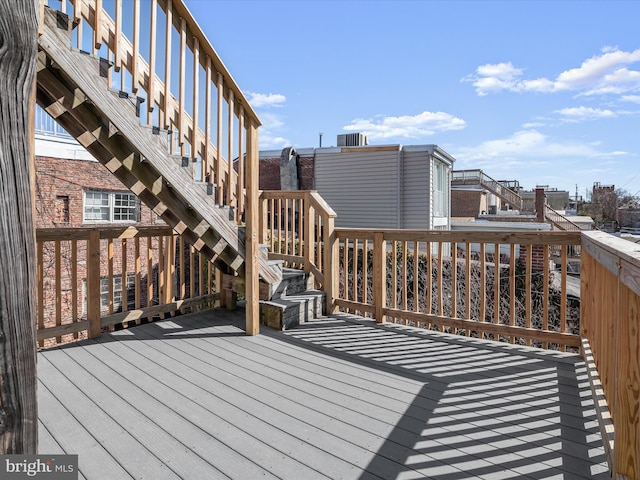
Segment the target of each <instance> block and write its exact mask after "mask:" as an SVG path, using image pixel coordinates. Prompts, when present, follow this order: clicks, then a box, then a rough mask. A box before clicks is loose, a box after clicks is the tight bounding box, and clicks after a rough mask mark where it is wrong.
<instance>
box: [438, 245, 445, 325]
mask: <svg viewBox="0 0 640 480" xmlns="http://www.w3.org/2000/svg"><path fill="white" fill-rule="evenodd" d="M442 257H444V242H438V315H439V316H441V317H443V316H444V298H443V297H444V290H443V285H442V283H443V281H444V280H443V270H444V259H443V258H442ZM438 330H440V331H441V332H444V325H440V326H439V328H438Z"/></svg>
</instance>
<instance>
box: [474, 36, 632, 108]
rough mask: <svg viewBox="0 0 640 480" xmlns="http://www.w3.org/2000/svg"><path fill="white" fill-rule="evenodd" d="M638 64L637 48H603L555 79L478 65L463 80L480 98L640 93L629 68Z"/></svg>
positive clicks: (510, 67) (504, 66)
mask: <svg viewBox="0 0 640 480" xmlns="http://www.w3.org/2000/svg"><path fill="white" fill-rule="evenodd" d="M637 63H640V49H638V50H634V51H632V52H625V51H622V50H619V49H617V48H611V47H607V48H604V49H603V50H602V52H601V54H600V55H595V56H593V57H591V58H589V59H587V60H585V61H584V62H582V64H581V65H580V66H579V67H577V68H572V69H569V70H565V71H564V72H561V73H560V74H558V76H557V77H556V78H555V79H548V78H537V79H525V78H523V74H524V73H523V69H521V68H517V67H515V66H513V65H512V64H511V62H507V63H504V62H503V63H497V64H486V65H480V66H479V67H478V68H477V69H476V73H475V74H474V75H468V76H466V77H465V78H463V79H462V80H463V81H465V82H471V83H472V84H473V86H474V87H476V92H477V94H478V95H480V96H484V95H488V94H490V93H497V92H499V91H502V90H507V91H512V92H544V93H547V92H559V91H575V92H578V94H580V95H603V94H622V93H626V92H636V91H640V71H638V70H630V69H629V68H627V67H628V66H630V65H634V64H637Z"/></svg>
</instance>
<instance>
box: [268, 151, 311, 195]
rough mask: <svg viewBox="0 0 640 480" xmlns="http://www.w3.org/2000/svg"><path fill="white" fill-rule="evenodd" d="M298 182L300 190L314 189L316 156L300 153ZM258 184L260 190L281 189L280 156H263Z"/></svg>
mask: <svg viewBox="0 0 640 480" xmlns="http://www.w3.org/2000/svg"><path fill="white" fill-rule="evenodd" d="M296 164H297V168H298V183H299V186H300V190H314V186H315V180H314V172H315V157H314V156H313V155H298V156H297V157H296ZM258 185H259V187H258V188H260V190H280V189H281V188H282V187H281V185H280V157H271V158H261V159H260V170H259V180H258Z"/></svg>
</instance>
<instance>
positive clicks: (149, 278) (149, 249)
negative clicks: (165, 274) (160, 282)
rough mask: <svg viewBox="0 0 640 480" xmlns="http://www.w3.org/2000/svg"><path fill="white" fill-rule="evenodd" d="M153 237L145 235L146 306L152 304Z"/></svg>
mask: <svg viewBox="0 0 640 480" xmlns="http://www.w3.org/2000/svg"><path fill="white" fill-rule="evenodd" d="M153 284H154V280H153V238H152V237H147V307H150V306H152V305H153Z"/></svg>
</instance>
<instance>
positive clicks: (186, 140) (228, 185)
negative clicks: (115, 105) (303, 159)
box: [41, 0, 261, 218]
mask: <svg viewBox="0 0 640 480" xmlns="http://www.w3.org/2000/svg"><path fill="white" fill-rule="evenodd" d="M69 2H70V5H71V6H72V7H73V13H72V16H73V17H75V18H76V19H77V20H78V21H79V23H78V26H77V27H76V28H77V29H78V34H77V36H76V42H77V43H76V45H75V46H76V47H77V48H78V49H81V50H82V49H83V41H82V40H83V39H86V37H87V35H85V34H84V33H83V31H82V27H83V25H87V26H88V27H89V28H90V29H91V31H92V35H91V36H92V42H93V45H92V46H91V53H93V54H96V55H100V56H103V57H104V56H106V57H107V59H108V60H109V62H110V64H111V65H112V67H113V70H115V73H117V72H120V73H119V75H120V79H121V82H120V83H121V85H120V90H123V91H129V90H130V93H132V94H138V92H139V91H140V90H143V91H144V92H146V93H147V102H148V103H147V107H146V113H147V114H146V119H145V118H143V117H144V115H142V114H141V115H140V121H141V122H142V123H145V122H146V123H147V124H148V125H149V126H150V127H153V128H159V129H161V130H167V131H169V130H170V131H172V132H174V134H173V135H170V137H169V148H170V150H171V152H172V153H174V154H177V155H180V156H182V157H188V158H190V159H191V160H192V162H195V161H196V159H198V158H200V159H205V161H202V162H201V168H200V169H199V170H198V171H197V172H196V171H195V168H194V176H195V177H196V178H198V179H200V180H202V181H207V182H208V183H213V184H215V186H216V189H215V192H216V193H215V194H216V203H218V204H220V205H222V204H225V205H232V206H235V207H237V218H242V215H243V213H244V208H245V207H244V203H245V201H244V195H243V193H242V192H243V191H244V189H245V187H246V181H245V170H246V168H245V163H246V161H247V160H246V155H247V154H251V155H257V143H256V144H255V145H254V146H252V145H250V144H249V142H248V137H249V135H248V129H249V128H257V127H259V126H260V125H261V122H260V120H259V118H258V116H257V114H256V112H255V111H254V110H253V108H252V107H251V105H250V104H249V101H248V100H247V98H246V97H245V95H244V93H243V92H242V90H241V89H240V88H239V87H238V85H237V83H236V82H235V80H234V79H233V77H232V76H231V74H230V73H229V71H228V69H227V68H226V66H225V65H224V63H223V62H222V60H221V59H220V57H219V55H218V54H217V52H216V51H215V49H214V48H213V46H212V45H211V43H210V42H209V40H208V39H207V37H206V36H205V34H204V33H203V31H202V29H201V28H200V26H199V25H198V23H197V22H196V20H195V19H194V18H193V15H192V14H191V13H190V11H189V10H188V8H187V7H186V5H185V4H184V2H183V1H182V0H151V2H150V7H149V9H150V10H149V12H150V22H149V58H145V56H144V55H142V53H141V48H140V47H141V42H140V38H139V35H140V30H141V28H140V18H141V14H140V6H141V2H140V0H134V1H133V2H131V3H129V2H124V3H125V5H126V6H127V7H128V8H131V7H133V15H132V23H133V37H134V38H133V39H132V40H130V39H129V38H128V37H127V36H126V35H125V33H124V32H123V29H122V18H123V11H122V10H123V0H115V4H114V10H115V13H114V15H115V17H116V18H115V19H113V18H111V16H110V15H109V14H108V12H107V11H106V10H105V9H104V8H103V5H102V0H69ZM48 3H52V4H54V6H55V4H56V3H57V0H41V5H44V4H48ZM65 4H66V2H65V1H64V0H63V1H61V2H60V8H61V10H63V11H64V10H65V8H64V7H65ZM158 11H161V12H163V13H164V34H163V37H164V39H165V45H164V57H165V59H164V67H165V68H164V74H161V75H158V71H157V70H158V69H157V62H156V51H157V48H156V47H157V42H156V38H157V37H158V31H159V29H158V24H159V22H158V19H157V14H158ZM152 12H153V13H152ZM96 25H97V28H96ZM174 29H175V31H177V33H178V39H179V42H178V44H179V58H180V61H179V62H178V63H179V64H178V66H177V67H178V78H179V81H178V89H177V90H178V91H177V93H176V92H174V91H173V90H172V85H171V82H172V76H175V72H174V68H173V66H172V56H171V50H172V38H173V35H174V33H175V32H174ZM105 50H106V52H105ZM187 50H188V51H189V52H190V56H191V58H192V59H193V62H192V63H191V64H190V65H188V66H187V63H186V57H187V54H186V52H187ZM174 63H175V62H174ZM122 70H124V71H126V72H127V73H126V74H123V73H122ZM151 71H153V72H154V74H153V75H150V73H149V72H151ZM196 72H197V74H196ZM113 75H114V73H112V72H111V69H109V79H108V81H109V83H110V85H112V84H113V81H114V77H113ZM203 76H204V79H205V84H204V86H203V87H204V91H205V98H204V99H202V98H200V90H201V87H200V77H203ZM127 83H128V84H127ZM187 83H190V85H189V86H187ZM212 86H213V89H212V88H211V87H212ZM214 89H215V92H216V94H215V95H213V94H212V91H213V90H214ZM187 91H190V92H193V97H192V98H191V99H190V100H191V101H190V103H191V108H190V111H188V110H189V109H188V108H187V102H186V92H187ZM202 106H204V120H201V115H200V110H201V107H202ZM212 107H216V108H215V112H213V111H212ZM143 108H144V104H143ZM156 108H158V112H157V113H156V112H155V110H156ZM212 114H215V115H216V119H215V125H214V122H212ZM225 114H226V115H225ZM223 117H226V118H223ZM202 123H204V128H202V127H201V125H202ZM194 125H195V126H196V128H194ZM214 126H215V132H213V131H212V130H213V127H214ZM176 133H177V135H176ZM214 136H215V142H214V141H213V137H214ZM225 142H226V145H224V144H225ZM225 147H226V148H225ZM251 149H253V150H255V151H252V152H249V150H251ZM223 150H225V151H223ZM233 159H237V160H238V161H237V165H236V166H235V167H234V161H233Z"/></svg>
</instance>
